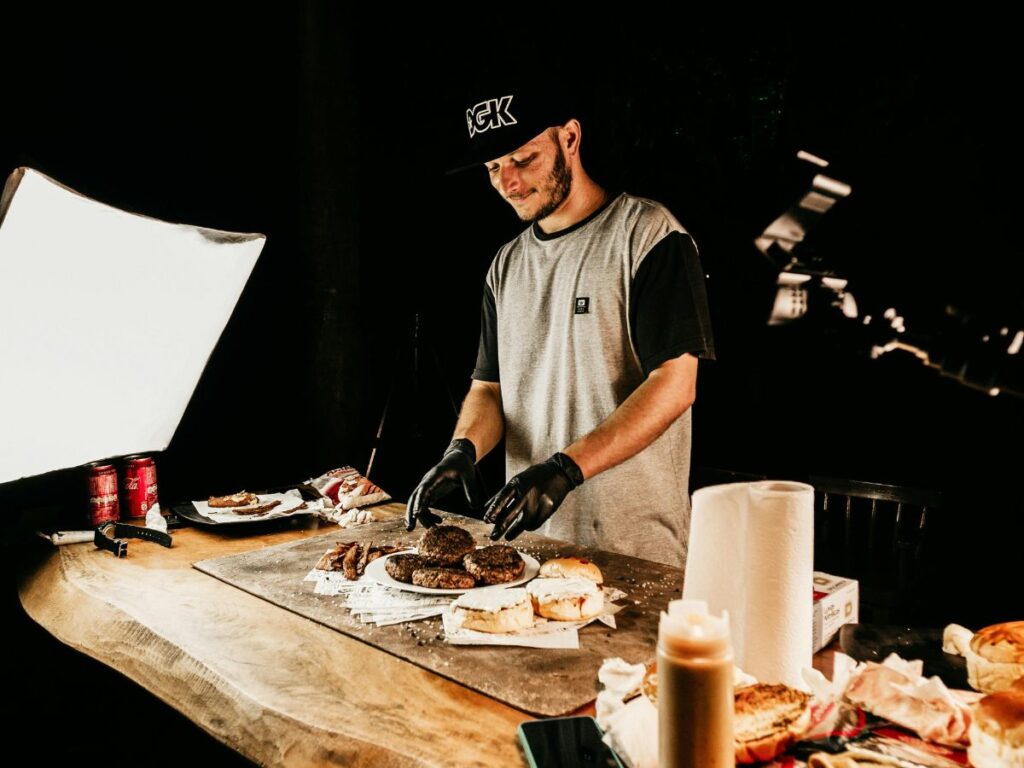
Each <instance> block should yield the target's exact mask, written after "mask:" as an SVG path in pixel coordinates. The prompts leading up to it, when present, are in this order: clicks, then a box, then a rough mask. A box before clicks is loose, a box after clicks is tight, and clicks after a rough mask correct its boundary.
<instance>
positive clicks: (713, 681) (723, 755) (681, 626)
mask: <svg viewBox="0 0 1024 768" xmlns="http://www.w3.org/2000/svg"><path fill="white" fill-rule="evenodd" d="M732 670H733V656H732V642H731V639H730V635H729V614H728V612H727V611H722V615H721V616H720V617H717V616H710V615H708V605H707V603H706V602H704V601H703V600H673V601H672V602H670V603H669V604H668V611H667V612H665V611H662V613H661V622H660V623H659V625H658V765H659V766H660V768H733V766H735V764H736V759H735V754H736V751H735V746H734V741H733V688H732Z"/></svg>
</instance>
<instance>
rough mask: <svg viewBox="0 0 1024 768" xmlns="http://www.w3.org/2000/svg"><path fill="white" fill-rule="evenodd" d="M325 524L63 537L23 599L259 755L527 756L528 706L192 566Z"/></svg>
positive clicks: (328, 758) (319, 758)
mask: <svg viewBox="0 0 1024 768" xmlns="http://www.w3.org/2000/svg"><path fill="white" fill-rule="evenodd" d="M374 510H375V512H378V513H380V514H381V515H382V516H397V515H400V514H402V513H403V511H404V506H403V505H399V504H388V505H383V506H380V507H375V508H374ZM325 530H327V528H326V527H318V525H317V523H316V521H313V520H310V521H308V522H307V523H306V524H304V525H303V526H302V527H290V528H288V529H285V530H279V531H276V532H273V533H263V534H258V535H254V536H231V535H224V534H221V533H220V531H219V530H218V531H216V532H214V531H212V530H210V529H202V528H185V529H180V530H177V531H174V547H173V548H171V549H166V548H164V547H161V546H159V545H156V544H151V543H149V542H143V541H139V540H136V539H130V540H129V542H130V543H129V553H128V557H127V558H124V559H117V558H115V557H113V556H112V555H111V554H110V553H108V552H105V551H101V550H98V549H96V548H95V547H94V546H93V545H92V544H73V545H65V546H62V547H57V548H55V549H54V551H53V552H51V553H47V554H46V555H45V556H44V557H43V558H42V559H41V560H40V561H38V562H34V563H32V564H31V565H29V566H26V567H25V568H24V569H23V573H22V577H21V580H20V583H19V595H20V598H21V602H22V605H23V606H24V608H25V611H26V612H27V613H28V614H29V616H31V617H32V618H33V619H34V620H35V621H36V622H38V623H39V624H41V625H42V626H43V627H45V628H46V629H47V630H48V631H49V632H50V633H52V634H53V635H54V636H55V637H56V638H57V639H59V640H60V641H61V642H63V643H65V644H67V645H69V646H71V647H72V648H75V649H77V650H79V651H81V652H82V653H85V654H87V655H88V656H91V657H93V658H95V659H97V660H99V661H101V662H103V663H104V664H106V665H108V666H110V667H112V668H114V669H116V670H118V671H119V672H121V673H123V674H124V675H126V676H127V677H129V678H130V679H132V680H134V681H135V682H137V683H138V684H139V685H141V686H143V687H144V688H146V689H147V690H149V691H150V692H152V693H153V694H155V695H156V696H157V697H159V698H160V699H161V700H163V701H164V702H166V703H167V704H169V705H170V706H172V707H174V708H175V709H177V710H178V711H180V712H182V713H183V714H184V715H186V716H187V717H189V718H190V719H191V720H193V721H194V722H195V723H196V724H198V725H199V726H200V727H201V728H203V729H204V730H205V731H207V732H208V733H210V734H211V735H213V736H214V737H215V738H217V739H219V740H220V741H222V742H223V743H225V744H227V745H228V746H229V747H231V748H232V749H234V750H236V751H238V752H240V753H241V754H243V755H245V756H246V757H247V758H249V759H251V760H253V761H255V762H257V763H260V764H263V765H319V764H338V765H349V766H364V765H365V766H379V767H381V768H383V767H385V766H407V765H437V766H442V765H443V766H457V765H459V766H461V765H467V766H468V765H487V766H522V765H524V762H523V758H522V756H521V752H520V750H519V747H518V742H517V739H516V726H517V725H518V724H519V723H520V722H522V721H523V720H527V719H530V715H528V714H526V713H524V712H521V711H519V710H517V709H514V708H512V707H509V706H507V705H504V704H501V703H499V702H497V701H495V700H493V699H490V698H488V697H486V696H483V695H481V694H478V693H475V692H473V691H471V690H469V689H467V688H464V687H463V686H461V685H458V684H457V683H453V682H450V681H448V680H445V679H444V678H441V677H439V676H437V675H435V674H433V673H431V672H428V671H426V670H424V669H421V668H420V667H417V666H414V665H412V664H410V663H408V662H406V661H403V660H401V659H398V658H396V657H394V656H391V655H390V654H387V653H385V652H383V651H380V650H378V649H376V648H373V647H371V646H369V645H366V644H364V643H361V642H359V641H357V640H355V639H353V638H350V637H348V636H346V635H343V634H341V633H339V632H335V631H334V630H331V629H328V628H326V627H324V626H322V625H320V624H317V623H315V622H313V621H310V620H308V619H305V618H302V617H300V616H297V615H295V614H293V613H290V612H289V611H286V610H284V609H283V608H279V607H277V606H275V605H272V604H271V603H268V602H266V601H264V600H261V599H259V598H257V597H254V596H252V595H249V594H248V593H246V592H242V591H241V590H239V589H236V588H234V587H231V586H229V585H227V584H225V583H223V582H220V581H218V580H216V579H214V578H211V577H210V576H207V575H205V574H203V573H200V572H199V571H197V570H195V569H193V568H192V567H191V564H192V563H193V562H194V561H197V560H203V559H206V558H213V557H221V556H224V555H230V554H235V553H240V552H246V551H250V550H252V549H256V548H258V547H260V546H267V545H271V544H279V543H282V542H285V541H290V540H294V539H297V538H300V537H307V536H312V535H316V534H318V533H323V532H324V531H325ZM652 651H653V649H652ZM816 661H817V660H816ZM581 713H582V714H593V709H592V707H590V708H587V709H585V710H583V711H582V712H581Z"/></svg>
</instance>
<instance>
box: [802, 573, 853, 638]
mask: <svg viewBox="0 0 1024 768" xmlns="http://www.w3.org/2000/svg"><path fill="white" fill-rule="evenodd" d="M859 600H860V595H859V591H858V589H857V580H856V579H847V578H846V577H844V576H832V575H830V574H827V573H821V572H820V571H815V572H814V621H813V624H814V652H815V653H817V652H818V651H820V650H821V649H822V648H824V647H825V646H826V645H828V644H829V643H830V642H832V638H833V637H835V635H836V632H838V631H839V628H840V627H841V626H843V624H856V623H857V621H858V610H857V609H858V604H859Z"/></svg>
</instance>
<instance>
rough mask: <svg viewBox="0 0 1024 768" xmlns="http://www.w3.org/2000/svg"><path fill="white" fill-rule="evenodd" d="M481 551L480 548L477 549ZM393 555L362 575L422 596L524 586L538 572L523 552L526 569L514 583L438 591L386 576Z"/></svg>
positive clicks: (538, 565)
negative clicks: (388, 561) (385, 568)
mask: <svg viewBox="0 0 1024 768" xmlns="http://www.w3.org/2000/svg"><path fill="white" fill-rule="evenodd" d="M477 549H481V547H477ZM414 552H415V550H411V549H410V550H405V551H403V552H395V553H393V555H408V554H410V553H414ZM393 555H384V557H378V558H377V559H376V560H374V561H373V562H372V563H370V564H368V565H367V566H366V570H364V571H363V575H365V576H368V577H370V578H371V579H373V580H374V581H376V582H377V583H378V584H383V585H384V586H385V587H391V588H392V589H401V590H403V591H405V592H419V593H420V594H424V595H461V594H462V593H463V592H472V591H473V590H474V589H489V588H490V587H515V586H518V585H520V584H525V583H526V582H528V581H529V580H530V579H532V578H533V577H534V576H536V575H537V573H538V571H540V563H538V562H537V560H536V558H533V557H530V556H529V555H528V554H526V553H525V552H520V553H519V555H520V556H521V557H522V558H523V561H524V562H525V563H526V567H525V568H524V569H523V575H522V576H520V577H519V578H518V579H515V580H514V581H509V582H506V583H505V584H485V585H482V586H479V587H471V588H470V589H438V588H436V587H421V586H419V585H418V584H406V583H405V582H404V581H399V580H398V579H393V578H391V577H390V576H389V575H388V572H387V571H385V570H384V563H385V562H387V559H388V558H389V557H392V556H393Z"/></svg>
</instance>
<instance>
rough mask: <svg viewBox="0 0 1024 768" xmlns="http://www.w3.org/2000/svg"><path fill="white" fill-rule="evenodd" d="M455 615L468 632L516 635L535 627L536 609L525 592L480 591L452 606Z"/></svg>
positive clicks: (470, 593) (522, 590)
mask: <svg viewBox="0 0 1024 768" xmlns="http://www.w3.org/2000/svg"><path fill="white" fill-rule="evenodd" d="M452 613H453V614H455V616H457V617H458V618H459V619H460V621H461V622H462V626H463V627H464V628H466V629H475V630H476V631H477V632H490V633H502V632H515V631H516V630H517V629H525V628H527V627H532V626H533V606H532V605H530V597H529V595H527V594H526V590H525V589H518V588H515V589H479V590H477V591H475V592H467V593H466V594H464V595H463V596H462V597H460V598H459V599H458V600H456V601H454V602H453V603H452Z"/></svg>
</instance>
